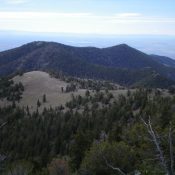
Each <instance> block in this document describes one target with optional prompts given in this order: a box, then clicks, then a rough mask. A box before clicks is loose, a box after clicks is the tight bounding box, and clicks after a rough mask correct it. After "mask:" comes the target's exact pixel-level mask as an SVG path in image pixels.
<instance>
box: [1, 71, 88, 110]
mask: <svg viewBox="0 0 175 175" xmlns="http://www.w3.org/2000/svg"><path fill="white" fill-rule="evenodd" d="M13 80H14V82H15V83H19V82H21V83H22V84H23V85H24V89H25V90H24V92H23V96H22V99H21V101H20V103H19V104H18V105H19V106H20V107H23V106H24V107H26V106H29V109H30V110H31V111H35V110H36V109H37V100H38V99H39V100H40V102H41V107H40V110H42V109H43V108H44V107H46V108H49V107H50V106H52V107H56V106H59V105H65V103H66V102H68V101H70V100H71V94H72V93H63V92H62V91H61V88H62V87H63V88H66V86H67V85H68V83H66V82H64V81H60V80H59V79H56V78H53V77H50V75H49V74H47V73H45V72H41V71H32V72H28V73H25V74H23V75H22V76H16V77H14V78H13ZM85 91H86V90H85V89H79V90H78V91H77V92H74V95H75V96H76V95H82V96H83V95H84V94H85ZM44 94H45V95H46V100H47V102H46V103H43V95H44ZM4 102H5V101H4ZM4 102H3V103H2V102H1V103H2V104H4Z"/></svg>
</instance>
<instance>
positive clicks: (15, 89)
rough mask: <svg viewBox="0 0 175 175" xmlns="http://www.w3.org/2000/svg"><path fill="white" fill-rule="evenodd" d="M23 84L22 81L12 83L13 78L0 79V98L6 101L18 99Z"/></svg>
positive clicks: (22, 89)
mask: <svg viewBox="0 0 175 175" xmlns="http://www.w3.org/2000/svg"><path fill="white" fill-rule="evenodd" d="M23 91H24V86H23V85H22V83H21V82H20V83H18V84H14V82H13V80H9V79H8V78H1V79H0V99H4V98H6V99H7V100H8V101H12V102H13V103H14V102H15V101H20V99H21V96H22V93H23Z"/></svg>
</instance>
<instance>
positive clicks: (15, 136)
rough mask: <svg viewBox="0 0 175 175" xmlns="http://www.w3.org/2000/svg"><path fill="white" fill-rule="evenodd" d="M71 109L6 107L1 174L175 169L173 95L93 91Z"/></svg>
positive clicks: (98, 174)
mask: <svg viewBox="0 0 175 175" xmlns="http://www.w3.org/2000/svg"><path fill="white" fill-rule="evenodd" d="M67 108H68V109H67V111H64V110H63V109H62V108H59V107H58V108H55V109H53V108H51V107H50V109H45V110H44V111H43V113H39V112H38V111H35V112H34V113H31V112H30V111H29V110H27V108H18V107H14V106H9V107H6V108H1V109H0V125H1V127H0V153H1V156H0V157H1V165H0V166H1V174H3V173H4V174H9V175H10V173H11V174H15V173H16V172H19V174H20V173H21V174H22V173H23V174H26V175H28V174H32V175H38V174H41V175H48V174H50V175H59V174H60V175H61V174H62V175H64V174H65V175H68V174H76V175H114V174H136V173H141V174H144V175H148V174H149V175H155V174H157V175H161V174H162V175H163V174H166V173H168V174H173V173H174V166H175V165H174V161H173V160H174V144H172V143H174V139H175V138H174V132H173V131H174V125H175V97H174V95H173V94H171V95H169V96H164V95H162V91H161V90H158V89H157V90H156V89H154V90H153V89H138V90H136V91H134V92H131V91H129V90H128V93H127V95H125V96H124V95H120V96H119V97H118V98H117V99H114V97H113V95H112V94H111V93H110V92H108V90H106V91H103V92H101V91H96V92H95V95H92V94H91V93H90V92H88V91H87V93H86V96H85V97H81V96H79V97H74V96H72V100H71V101H70V102H69V103H67ZM150 128H151V129H152V131H153V132H152V131H151V130H150ZM151 134H152V135H151ZM154 134H155V135H154ZM153 136H155V138H154V137H153ZM156 142H157V144H158V146H159V149H160V150H158V147H157V145H156ZM162 157H163V160H164V161H162ZM16 174H17V173H16ZM16 174H15V175H16Z"/></svg>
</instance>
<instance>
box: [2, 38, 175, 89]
mask: <svg viewBox="0 0 175 175" xmlns="http://www.w3.org/2000/svg"><path fill="white" fill-rule="evenodd" d="M32 70H45V71H52V72H55V73H59V72H60V71H61V72H63V73H64V74H66V75H71V76H77V77H81V78H94V79H102V80H109V81H113V82H116V83H119V84H121V85H125V86H148V87H162V88H164V87H168V86H171V85H174V84H175V61H174V60H172V59H170V58H167V57H162V56H157V55H147V54H145V53H143V52H140V51H139V50H136V49H134V48H131V47H129V46H128V45H126V44H121V45H117V46H113V47H108V48H103V49H99V48H95V47H72V46H67V45H63V44H59V43H54V42H41V41H38V42H32V43H29V44H26V45H23V46H21V47H18V48H15V49H11V50H7V51H4V52H0V75H1V76H5V75H10V74H14V73H16V72H18V71H23V72H28V71H32Z"/></svg>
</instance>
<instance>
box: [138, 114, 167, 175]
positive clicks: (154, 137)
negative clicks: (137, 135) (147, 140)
mask: <svg viewBox="0 0 175 175" xmlns="http://www.w3.org/2000/svg"><path fill="white" fill-rule="evenodd" d="M141 120H142V122H143V123H144V125H145V126H146V128H147V131H148V133H149V134H150V136H151V138H152V140H153V143H154V145H155V147H156V149H157V151H158V153H159V160H160V162H161V164H162V166H163V167H164V170H165V172H166V173H167V174H170V172H169V170H168V167H167V163H166V160H165V158H164V154H163V151H162V149H161V147H160V143H159V140H158V138H159V136H158V135H157V134H156V132H155V131H154V130H153V128H152V124H151V119H150V116H149V119H148V122H146V121H145V120H144V119H143V118H141Z"/></svg>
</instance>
